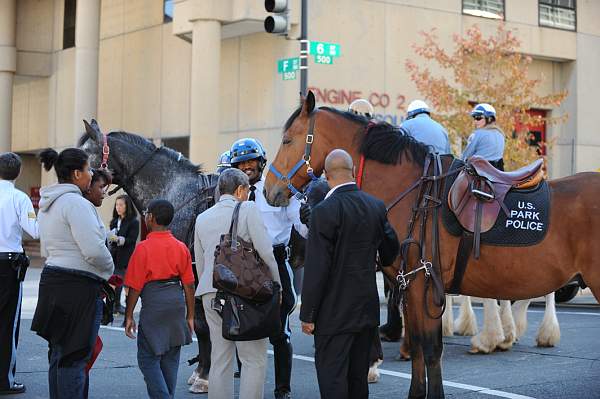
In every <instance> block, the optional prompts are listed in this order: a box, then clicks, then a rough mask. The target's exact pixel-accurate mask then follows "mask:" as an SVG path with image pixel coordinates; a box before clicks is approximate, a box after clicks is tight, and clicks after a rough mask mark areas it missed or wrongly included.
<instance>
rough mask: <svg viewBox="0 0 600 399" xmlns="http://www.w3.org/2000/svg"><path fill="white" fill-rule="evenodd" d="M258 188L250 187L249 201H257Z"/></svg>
mask: <svg viewBox="0 0 600 399" xmlns="http://www.w3.org/2000/svg"><path fill="white" fill-rule="evenodd" d="M255 191H256V187H254V186H250V195H249V196H248V201H256V193H255Z"/></svg>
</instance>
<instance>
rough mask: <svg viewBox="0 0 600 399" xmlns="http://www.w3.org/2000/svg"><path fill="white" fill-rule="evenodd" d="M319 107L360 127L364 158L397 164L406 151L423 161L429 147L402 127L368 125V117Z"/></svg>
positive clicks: (417, 159) (377, 124) (421, 162)
mask: <svg viewBox="0 0 600 399" xmlns="http://www.w3.org/2000/svg"><path fill="white" fill-rule="evenodd" d="M319 109H321V110H325V111H327V112H331V113H334V114H336V115H338V116H341V117H342V118H344V119H347V120H349V121H351V122H354V123H356V124H358V125H360V126H361V127H362V129H359V132H360V133H359V134H361V135H362V137H361V138H360V140H361V142H360V152H361V154H363V155H364V156H365V158H366V159H372V160H374V161H377V162H381V163H384V164H390V165H393V164H399V163H401V162H402V154H404V153H405V152H406V153H408V154H410V156H411V158H412V160H413V161H414V162H416V163H418V164H420V165H422V164H424V163H425V158H426V157H427V154H428V153H429V148H428V147H427V145H425V144H423V143H421V142H419V141H417V140H415V139H414V138H413V137H412V136H411V135H409V134H408V132H407V131H406V130H404V129H403V128H401V127H398V126H393V125H390V124H389V123H387V122H382V121H378V122H376V123H372V124H371V125H369V122H370V120H369V119H368V118H366V117H364V116H362V115H357V114H355V113H353V112H348V111H340V110H339V109H335V108H330V107H320V108H319ZM365 129H368V130H365Z"/></svg>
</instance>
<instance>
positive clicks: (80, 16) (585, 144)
mask: <svg viewBox="0 0 600 399" xmlns="http://www.w3.org/2000/svg"><path fill="white" fill-rule="evenodd" d="M289 3H290V9H291V14H290V19H291V29H290V37H298V36H299V21H300V16H299V11H300V0H289ZM266 15H267V13H266V12H265V10H264V9H263V2H262V1H256V0H166V1H163V0H79V1H77V0H0V151H5V150H9V149H10V150H13V151H16V152H18V153H20V154H23V156H24V157H25V159H26V175H25V176H24V177H23V178H22V179H21V180H20V183H19V184H20V187H21V188H22V189H24V190H25V191H27V192H29V191H30V188H31V187H37V186H40V185H44V184H46V183H47V182H49V181H50V178H49V177H48V175H47V174H46V173H42V172H41V169H40V167H39V166H38V165H37V163H36V161H35V158H34V154H35V153H36V152H37V151H38V150H39V149H41V148H44V147H49V146H50V147H54V148H57V149H60V148H63V147H67V146H72V145H74V144H75V142H76V139H77V138H78V137H79V135H80V134H81V133H82V132H83V131H84V129H83V124H82V123H81V120H82V119H84V118H85V119H89V118H97V119H98V121H99V123H100V126H101V127H102V129H103V130H106V131H110V130H125V131H129V132H137V133H140V134H143V135H145V136H146V137H148V138H150V139H153V140H154V141H155V142H156V143H163V144H165V145H168V146H171V147H173V148H175V149H177V150H179V151H181V152H182V153H184V154H186V155H188V154H189V157H190V158H191V159H192V160H193V161H195V162H202V163H204V164H205V165H206V166H207V169H209V170H211V169H212V168H213V166H214V164H215V163H216V160H217V156H218V154H220V153H221V152H222V151H224V150H225V149H227V148H228V147H229V146H230V144H231V143H232V142H233V141H234V140H236V139H237V138H240V137H245V136H253V137H257V138H259V139H260V140H261V141H262V142H263V143H265V145H266V147H267V151H268V154H269V155H274V153H275V151H276V149H277V147H278V145H279V142H280V137H281V136H280V134H281V127H282V125H283V122H284V121H285V120H286V119H287V117H288V116H289V115H290V113H291V111H292V110H293V109H294V108H295V106H296V105H297V104H298V92H299V79H297V80H287V81H286V80H283V79H282V75H281V74H278V73H277V60H278V59H282V58H289V57H294V56H297V55H298V53H299V43H298V41H296V40H285V38H284V37H281V36H277V35H272V34H268V33H265V32H264V29H263V20H264V18H265V16H266ZM598 20H600V2H599V1H596V0H577V1H576V0H561V1H556V0H426V1H424V0H318V1H317V0H309V38H311V39H313V40H321V41H326V42H333V43H338V44H339V45H340V46H341V56H340V57H339V58H336V59H335V61H334V63H333V64H332V65H320V64H315V63H314V62H313V61H312V57H311V61H310V72H309V87H311V88H313V89H314V91H315V92H316V94H317V100H318V102H319V103H320V104H321V105H333V106H337V107H341V108H346V107H347V106H348V104H349V102H350V101H352V99H353V98H355V97H364V98H367V99H369V100H371V102H373V105H374V106H375V109H376V112H377V113H378V114H379V117H380V118H382V119H385V120H387V121H390V122H395V123H399V122H400V121H401V120H402V118H403V117H404V114H405V107H406V105H407V104H408V102H409V101H410V100H411V99H413V98H415V97H418V93H417V91H416V88H415V86H414V84H413V83H412V82H411V81H410V79H409V76H408V74H407V73H406V70H405V68H404V63H405V60H406V59H407V58H415V56H414V54H413V52H412V49H411V44H412V43H414V42H417V41H418V40H419V35H418V32H419V31H422V30H429V29H431V28H434V27H435V28H437V31H438V34H439V37H440V38H441V39H442V41H443V43H444V44H445V45H447V46H451V44H452V34H454V33H461V32H464V31H465V30H467V29H468V28H469V27H471V26H472V25H473V24H478V25H479V26H480V27H481V28H482V30H483V31H484V32H489V33H493V32H494V31H495V29H496V26H497V25H498V24H499V23H502V21H503V23H505V24H506V26H507V28H509V29H514V30H515V32H516V33H517V35H518V37H519V38H520V39H521V41H522V45H523V46H522V49H523V52H524V53H526V54H529V55H531V56H532V57H533V58H534V63H533V66H532V68H531V74H532V76H536V77H537V76H540V75H544V77H545V80H544V83H543V84H542V86H541V87H540V93H549V92H551V91H558V90H563V89H566V90H568V91H569V96H568V98H567V99H566V101H565V102H564V103H563V105H562V106H561V108H560V109H558V110H554V109H548V110H542V111H545V112H548V113H554V112H559V113H564V112H566V113H568V114H569V120H568V122H567V123H566V124H564V125H561V126H556V127H548V129H547V131H546V132H545V134H546V138H547V139H553V138H557V140H556V141H555V142H554V146H553V148H552V150H551V153H550V154H549V155H550V173H551V176H552V177H560V176H565V175H569V174H572V173H575V172H578V171H584V170H595V169H597V168H598V167H599V166H600V135H598V134H597V133H598V128H597V127H596V126H595V124H596V123H597V122H596V118H595V117H593V115H595V114H596V113H598V110H597V103H598V102H597V101H596V100H597V96H598V94H597V93H599V92H600V73H598V72H599V71H600V25H598V23H597V21H598ZM110 205H111V206H112V204H110Z"/></svg>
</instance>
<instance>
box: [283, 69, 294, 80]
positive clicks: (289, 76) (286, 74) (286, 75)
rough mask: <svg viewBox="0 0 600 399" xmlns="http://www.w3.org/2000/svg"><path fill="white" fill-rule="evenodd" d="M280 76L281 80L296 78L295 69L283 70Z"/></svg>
mask: <svg viewBox="0 0 600 399" xmlns="http://www.w3.org/2000/svg"><path fill="white" fill-rule="evenodd" d="M282 76H283V80H296V71H291V72H284V73H283V74H282Z"/></svg>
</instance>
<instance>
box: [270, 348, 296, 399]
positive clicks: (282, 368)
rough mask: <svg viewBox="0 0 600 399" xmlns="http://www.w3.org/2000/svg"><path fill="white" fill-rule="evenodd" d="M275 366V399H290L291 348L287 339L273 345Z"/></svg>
mask: <svg viewBox="0 0 600 399" xmlns="http://www.w3.org/2000/svg"><path fill="white" fill-rule="evenodd" d="M273 352H274V354H275V355H274V363H275V364H274V365H275V399H280V398H291V393H290V392H291V378H292V356H293V348H292V343H291V342H290V341H289V338H288V339H286V340H284V341H280V342H278V343H277V345H273Z"/></svg>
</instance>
